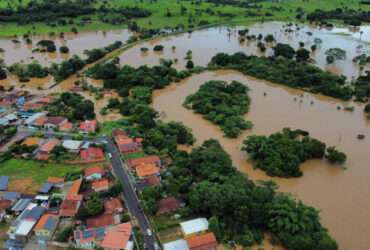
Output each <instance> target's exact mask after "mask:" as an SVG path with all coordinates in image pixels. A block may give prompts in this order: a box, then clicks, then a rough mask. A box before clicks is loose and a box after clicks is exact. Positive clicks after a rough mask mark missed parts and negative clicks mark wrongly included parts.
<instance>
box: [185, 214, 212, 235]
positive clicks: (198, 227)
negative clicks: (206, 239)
mask: <svg viewBox="0 0 370 250" xmlns="http://www.w3.org/2000/svg"><path fill="white" fill-rule="evenodd" d="M180 227H181V231H182V233H183V234H184V236H185V237H189V236H192V235H196V234H199V233H202V232H205V231H207V230H208V220H207V219H206V218H198V219H193V220H188V221H184V222H181V223H180Z"/></svg>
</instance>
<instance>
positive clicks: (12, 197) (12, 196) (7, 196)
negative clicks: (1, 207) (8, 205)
mask: <svg viewBox="0 0 370 250" xmlns="http://www.w3.org/2000/svg"><path fill="white" fill-rule="evenodd" d="M20 196H21V195H20V194H19V193H18V192H5V193H4V194H3V195H2V196H1V199H2V200H8V201H11V202H12V204H13V203H15V202H16V201H17V200H18V199H19V198H20Z"/></svg>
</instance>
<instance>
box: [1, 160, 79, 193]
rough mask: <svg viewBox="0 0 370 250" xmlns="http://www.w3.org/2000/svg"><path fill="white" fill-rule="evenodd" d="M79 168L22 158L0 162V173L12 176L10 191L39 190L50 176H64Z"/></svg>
mask: <svg viewBox="0 0 370 250" xmlns="http://www.w3.org/2000/svg"><path fill="white" fill-rule="evenodd" d="M79 170H81V168H80V167H79V166H72V165H64V164H49V163H43V162H39V161H32V160H22V159H11V160H8V161H6V162H4V163H1V164H0V175H7V176H9V177H10V183H9V191H24V192H27V191H28V192H29V191H37V190H38V188H39V187H40V186H41V185H42V184H43V183H44V182H45V181H46V180H47V178H48V177H49V176H54V177H64V176H65V175H66V174H67V173H69V172H75V171H79Z"/></svg>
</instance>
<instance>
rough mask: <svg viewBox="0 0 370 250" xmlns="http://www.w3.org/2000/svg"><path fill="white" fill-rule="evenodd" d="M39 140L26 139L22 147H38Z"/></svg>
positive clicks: (36, 138)
mask: <svg viewBox="0 0 370 250" xmlns="http://www.w3.org/2000/svg"><path fill="white" fill-rule="evenodd" d="M41 140H42V139H41V138H39V137H27V138H26V139H25V140H24V141H23V142H22V145H25V146H27V147H32V146H39V144H40V142H41Z"/></svg>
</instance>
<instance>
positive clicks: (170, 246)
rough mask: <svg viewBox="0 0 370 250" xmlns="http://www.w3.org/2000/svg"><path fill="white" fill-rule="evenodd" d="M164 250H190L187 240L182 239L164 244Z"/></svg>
mask: <svg viewBox="0 0 370 250" xmlns="http://www.w3.org/2000/svg"><path fill="white" fill-rule="evenodd" d="M163 250H189V247H188V243H187V242H186V240H183V239H180V240H175V241H171V242H168V243H165V244H163Z"/></svg>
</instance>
